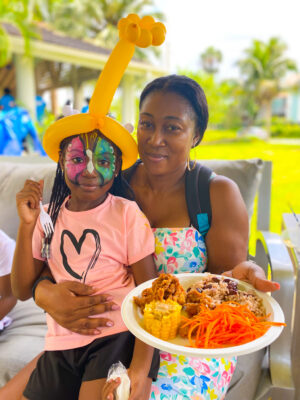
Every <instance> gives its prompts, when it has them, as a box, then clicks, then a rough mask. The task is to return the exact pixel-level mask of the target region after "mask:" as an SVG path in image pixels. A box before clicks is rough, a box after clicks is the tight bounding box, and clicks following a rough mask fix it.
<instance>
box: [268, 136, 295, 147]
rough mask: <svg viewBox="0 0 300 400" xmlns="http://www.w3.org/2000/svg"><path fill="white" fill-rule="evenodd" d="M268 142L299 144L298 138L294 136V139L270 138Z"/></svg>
mask: <svg viewBox="0 0 300 400" xmlns="http://www.w3.org/2000/svg"><path fill="white" fill-rule="evenodd" d="M269 143H271V144H286V145H290V146H300V138H299V139H298V138H295V139H286V138H283V139H279V138H278V139H270V141H269Z"/></svg>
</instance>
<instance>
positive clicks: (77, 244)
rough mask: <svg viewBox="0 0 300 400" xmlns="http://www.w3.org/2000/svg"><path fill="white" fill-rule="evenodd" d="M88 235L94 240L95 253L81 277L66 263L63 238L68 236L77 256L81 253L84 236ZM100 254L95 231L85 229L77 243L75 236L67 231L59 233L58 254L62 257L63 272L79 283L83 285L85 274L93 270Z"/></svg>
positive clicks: (97, 234) (98, 237)
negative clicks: (81, 282)
mask: <svg viewBox="0 0 300 400" xmlns="http://www.w3.org/2000/svg"><path fill="white" fill-rule="evenodd" d="M88 233H90V234H91V235H92V236H93V237H94V239H95V251H94V254H93V255H92V257H91V260H90V262H89V265H88V266H87V268H86V269H85V270H84V271H83V272H82V274H81V275H79V274H77V272H75V271H74V270H73V269H72V268H71V267H70V265H69V263H68V258H67V255H66V253H65V249H64V237H65V236H68V237H69V238H70V240H71V242H72V244H73V246H74V247H75V250H76V251H77V253H78V254H80V252H81V247H82V244H83V242H84V241H85V238H86V235H87V234H88ZM100 252H101V246H100V236H99V233H98V232H97V231H95V230H94V229H85V230H84V231H83V233H82V235H81V237H80V239H79V241H78V242H77V240H76V238H75V236H74V235H73V233H72V232H70V231H68V230H67V229H64V230H63V231H62V233H61V240H60V253H61V255H62V261H63V266H64V268H65V270H66V271H67V272H68V273H69V274H70V275H72V276H73V277H74V278H76V279H79V280H80V281H81V280H82V281H83V283H85V281H86V277H87V274H88V272H89V270H90V269H92V268H94V266H95V264H96V262H97V260H98V257H99V254H100Z"/></svg>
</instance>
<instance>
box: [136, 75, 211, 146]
mask: <svg viewBox="0 0 300 400" xmlns="http://www.w3.org/2000/svg"><path fill="white" fill-rule="evenodd" d="M154 91H160V92H173V93H176V94H178V95H179V96H182V97H184V98H185V99H186V100H187V101H188V102H189V104H190V105H191V106H192V108H193V110H194V112H195V114H196V119H197V120H196V126H197V128H198V131H199V138H198V140H197V142H196V144H195V146H197V145H198V144H199V143H200V142H201V140H202V137H203V135H204V132H205V130H206V128H207V123H208V106H207V101H206V97H205V93H204V91H203V89H202V88H201V86H200V85H199V84H198V83H197V82H196V81H194V80H193V79H191V78H188V77H187V76H184V75H168V76H162V77H160V78H157V79H154V80H153V81H152V82H150V83H148V85H147V86H146V87H145V88H144V90H143V91H142V94H141V97H140V109H141V107H142V104H143V101H144V100H145V98H146V97H147V96H148V95H149V94H150V93H152V92H154Z"/></svg>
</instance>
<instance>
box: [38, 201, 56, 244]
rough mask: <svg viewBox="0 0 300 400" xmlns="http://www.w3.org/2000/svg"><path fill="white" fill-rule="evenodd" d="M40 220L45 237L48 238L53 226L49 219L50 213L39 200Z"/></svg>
mask: <svg viewBox="0 0 300 400" xmlns="http://www.w3.org/2000/svg"><path fill="white" fill-rule="evenodd" d="M40 210H41V212H40V222H41V225H42V228H43V231H44V233H45V237H46V238H49V237H50V236H51V234H52V233H53V232H54V226H53V223H52V220H51V217H50V215H49V214H48V213H47V212H46V211H45V210H44V207H43V204H42V202H41V201H40Z"/></svg>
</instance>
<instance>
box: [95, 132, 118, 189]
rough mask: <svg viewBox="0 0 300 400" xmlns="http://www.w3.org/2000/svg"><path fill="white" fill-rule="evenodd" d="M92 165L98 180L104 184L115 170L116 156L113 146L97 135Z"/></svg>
mask: <svg viewBox="0 0 300 400" xmlns="http://www.w3.org/2000/svg"><path fill="white" fill-rule="evenodd" d="M94 165H95V168H96V171H97V173H98V174H99V177H100V180H101V181H102V182H103V183H102V184H103V185H105V184H106V183H107V182H109V181H110V180H111V179H112V178H113V176H114V172H115V170H116V156H115V152H114V148H113V146H112V145H111V144H110V143H109V142H108V141H107V140H105V139H104V138H102V137H98V140H97V142H96V147H95V150H94Z"/></svg>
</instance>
